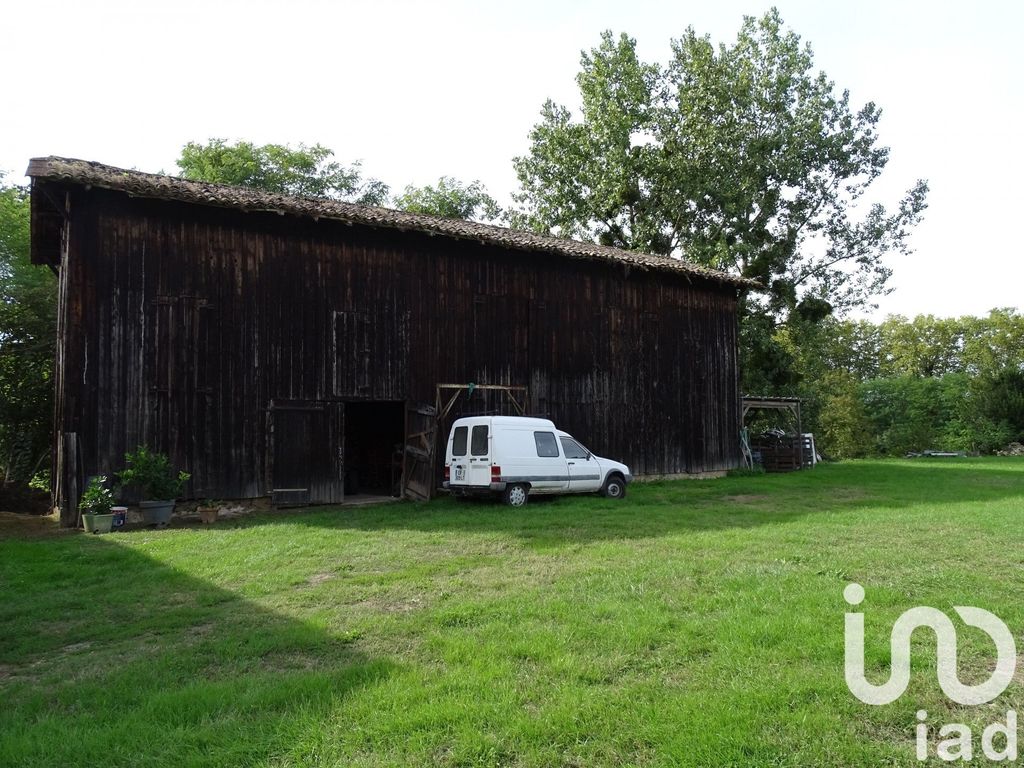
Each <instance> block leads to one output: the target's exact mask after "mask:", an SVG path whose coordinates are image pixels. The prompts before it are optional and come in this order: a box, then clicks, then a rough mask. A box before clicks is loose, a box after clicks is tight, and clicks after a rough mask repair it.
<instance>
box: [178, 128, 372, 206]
mask: <svg viewBox="0 0 1024 768" xmlns="http://www.w3.org/2000/svg"><path fill="white" fill-rule="evenodd" d="M333 157H334V152H333V151H332V150H330V149H328V148H327V147H324V146H321V145H320V144H314V145H313V146H307V145H305V144H299V145H298V146H296V147H292V146H290V145H284V144H263V145H256V144H253V143H251V142H248V141H239V142H236V143H234V144H229V143H228V142H226V141H225V140H224V139H210V140H209V141H208V142H206V143H205V144H200V143H198V142H194V141H192V142H189V143H188V144H186V145H185V146H184V147H183V148H182V150H181V156H180V157H179V158H178V160H177V165H178V169H179V170H180V171H181V175H182V176H183V177H184V178H186V179H192V180H195V181H212V182H217V183H220V184H234V185H237V186H243V187H254V188H256V189H262V190H266V191H268V192H276V193H278V194H282V195H304V196H307V197H329V198H334V199H337V200H348V201H351V202H357V203H363V204H366V205H381V204H383V203H384V202H386V201H387V199H388V193H389V189H388V186H387V184H384V183H383V182H382V181H378V180H376V179H364V178H363V175H362V169H361V168H360V163H359V162H358V161H357V162H355V163H353V164H352V165H348V166H345V165H342V164H341V163H339V162H337V161H335V160H332V158H333Z"/></svg>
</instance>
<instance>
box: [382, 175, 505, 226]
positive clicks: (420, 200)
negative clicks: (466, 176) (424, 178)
mask: <svg viewBox="0 0 1024 768" xmlns="http://www.w3.org/2000/svg"><path fill="white" fill-rule="evenodd" d="M393 205H394V206H395V207H396V208H399V209H400V210H403V211H409V212H410V213H427V214H430V215H432V216H442V217H444V218H446V219H467V220H471V221H497V220H498V219H499V218H500V217H501V213H502V212H501V206H499V205H498V203H497V202H496V201H495V200H494V198H493V197H491V196H490V195H489V194H487V189H486V188H485V187H484V185H483V184H481V183H480V182H479V181H473V182H471V183H469V184H464V183H462V182H461V181H459V180H458V179H453V178H452V177H450V176H442V177H441V178H440V179H439V180H438V182H437V184H436V185H430V184H428V185H426V186H423V187H415V186H412V185H409V186H407V187H406V188H405V192H403V193H402V194H401V195H398V196H397V197H396V198H395V199H394V201H393Z"/></svg>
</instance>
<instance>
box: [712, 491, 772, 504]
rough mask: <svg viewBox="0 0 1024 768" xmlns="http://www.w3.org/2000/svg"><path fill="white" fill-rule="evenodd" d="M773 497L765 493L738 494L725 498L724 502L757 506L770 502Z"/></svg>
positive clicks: (723, 498)
mask: <svg viewBox="0 0 1024 768" xmlns="http://www.w3.org/2000/svg"><path fill="white" fill-rule="evenodd" d="M770 498H771V497H770V496H768V495H767V494H764V493H737V494H733V495H732V496H723V497H722V500H723V501H728V502H730V503H732V504H757V503H759V502H762V501H768V499H770Z"/></svg>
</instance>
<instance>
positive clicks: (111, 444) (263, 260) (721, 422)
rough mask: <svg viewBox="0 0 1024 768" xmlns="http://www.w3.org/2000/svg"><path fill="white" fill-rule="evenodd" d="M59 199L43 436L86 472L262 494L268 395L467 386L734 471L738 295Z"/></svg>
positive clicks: (366, 237) (289, 224)
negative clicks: (148, 459)
mask: <svg viewBox="0 0 1024 768" xmlns="http://www.w3.org/2000/svg"><path fill="white" fill-rule="evenodd" d="M37 186H38V183H37ZM56 191H60V192H61V193H63V190H60V189H58V190H56ZM69 191H70V192H71V204H70V208H71V224H70V225H69V226H70V237H69V240H68V256H67V258H66V259H65V260H64V264H63V266H62V270H63V272H64V274H63V275H62V291H61V296H62V302H63V303H64V306H62V308H61V318H62V320H61V331H60V332H61V336H62V338H61V353H60V362H59V370H58V371H57V381H58V405H57V415H58V422H59V423H58V424H57V425H56V427H55V430H56V434H57V435H63V434H65V433H73V434H75V435H76V438H75V440H76V444H77V457H76V461H77V464H78V467H79V472H80V474H81V475H83V476H84V475H90V474H95V473H99V472H104V473H109V472H112V471H114V470H117V469H119V468H120V467H121V461H122V456H123V454H124V452H125V451H126V450H128V449H131V448H133V447H134V446H135V445H137V444H139V443H142V442H146V443H148V444H150V445H151V446H153V447H155V448H157V449H160V450H163V451H167V452H168V453H170V454H171V455H172V457H173V459H174V461H175V462H176V463H177V464H178V465H179V466H180V467H182V468H184V469H185V470H187V471H189V472H191V473H192V481H191V483H190V487H189V488H188V491H187V494H188V495H189V496H193V497H197V498H199V497H218V498H247V497H255V496H260V495H263V494H265V493H266V492H267V491H268V490H269V489H268V487H267V477H268V468H267V434H266V433H267V409H268V407H269V404H270V403H271V401H288V400H296V401H316V402H332V401H350V400H391V401H396V400H409V401H412V402H422V403H432V402H433V400H434V386H435V384H437V383H439V382H471V381H472V382H477V383H489V384H509V385H523V384H525V385H527V386H528V387H529V389H530V398H531V402H530V410H531V411H532V412H533V413H537V414H546V415H549V416H550V417H551V418H553V419H554V420H555V421H556V423H558V424H559V425H560V426H563V427H564V428H566V429H567V430H568V431H570V432H572V433H573V434H575V435H577V436H578V437H579V438H580V439H581V440H582V441H583V442H584V443H586V444H587V445H588V446H589V447H590V448H591V449H592V450H594V451H595V452H597V453H598V454H601V455H605V456H609V457H614V458H617V459H621V460H623V461H625V462H627V463H628V464H629V465H630V467H631V468H632V469H633V471H634V472H635V473H636V474H638V475H644V474H672V473H698V472H706V471H711V470H721V469H727V468H730V467H734V466H738V464H739V446H738V438H737V433H738V430H739V425H740V413H739V395H738V389H737V380H738V372H737V357H736V344H737V331H736V306H737V301H736V293H735V290H734V289H732V288H729V287H723V286H719V285H717V284H712V283H707V282H704V281H699V280H695V281H693V282H690V281H689V280H688V279H687V278H685V277H682V276H679V277H677V276H674V275H665V274H652V273H646V272H642V271H637V270H631V271H630V270H626V269H625V268H624V267H622V266H620V265H607V264H598V263H593V262H586V261H572V260H568V259H565V258H561V257H555V256H545V255H538V254H530V253H524V252H519V251H511V250H503V249H500V248H496V247H493V246H485V245H482V244H479V243H473V242H465V241H454V240H450V239H447V238H442V237H428V236H426V235H424V234H421V233H402V232H395V231H392V230H387V229H372V228H367V227H359V226H349V225H345V224H343V223H339V222H331V221H325V220H321V221H319V222H314V221H311V220H304V219H298V218H295V217H290V216H278V215H276V214H260V213H242V212H238V211H232V210H226V209H219V208H212V207H211V208H205V207H202V206H196V205H186V204H181V203H173V202H165V201H155V200H142V199H135V198H130V197H128V196H127V195H124V194H121V193H117V192H111V191H105V190H99V189H92V190H88V191H87V190H85V189H83V188H79V187H71V188H70V189H69ZM37 193H38V191H37ZM59 452H60V447H59V445H58V453H59ZM79 487H80V483H79ZM61 501H63V502H64V504H67V503H69V502H71V499H67V498H65V499H62V500H61Z"/></svg>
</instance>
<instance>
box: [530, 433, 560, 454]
mask: <svg viewBox="0 0 1024 768" xmlns="http://www.w3.org/2000/svg"><path fill="white" fill-rule="evenodd" d="M533 439H534V440H536V441H537V455H538V456H541V457H544V458H548V457H551V456H557V455H558V443H557V442H555V435H554V433H553V432H534V433H533Z"/></svg>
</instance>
